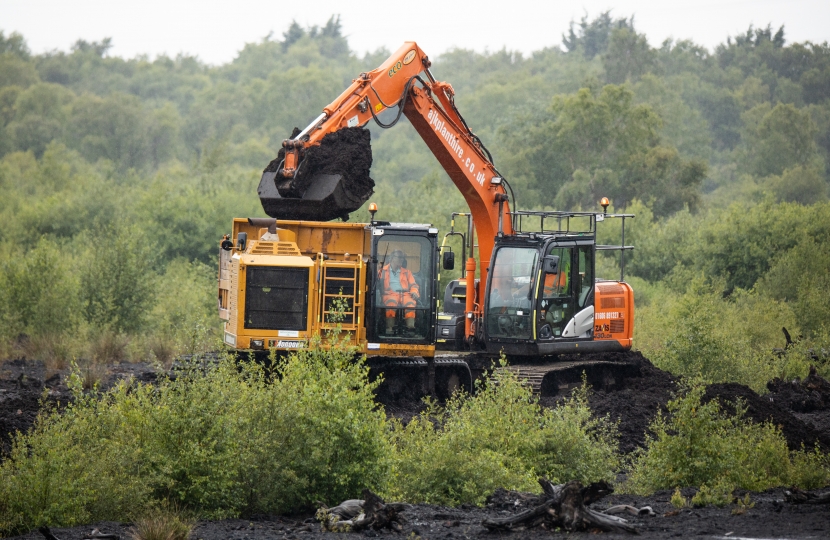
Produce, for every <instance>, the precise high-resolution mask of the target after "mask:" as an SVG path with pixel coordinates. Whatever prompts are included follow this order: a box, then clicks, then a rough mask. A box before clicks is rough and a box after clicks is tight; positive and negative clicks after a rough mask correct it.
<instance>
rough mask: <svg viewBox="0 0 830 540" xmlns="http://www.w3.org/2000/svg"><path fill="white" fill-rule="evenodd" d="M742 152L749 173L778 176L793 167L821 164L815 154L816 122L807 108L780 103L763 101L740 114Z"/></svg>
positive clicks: (820, 165)
mask: <svg viewBox="0 0 830 540" xmlns="http://www.w3.org/2000/svg"><path fill="white" fill-rule="evenodd" d="M743 121H744V123H745V126H746V127H745V129H744V133H743V136H742V138H743V144H742V154H743V161H744V163H745V167H746V169H747V171H748V172H750V173H751V174H754V175H757V176H760V177H764V176H770V175H781V174H782V173H783V172H784V171H785V170H786V169H792V168H794V167H799V166H800V167H817V166H818V167H823V163H821V162H820V161H821V160H820V157H819V155H818V151H817V147H816V142H815V136H816V132H817V127H816V124H815V123H814V122H813V120H812V118H810V115H809V114H808V113H807V112H806V111H801V110H799V109H797V108H795V107H794V106H793V105H789V104H786V105H785V104H782V103H779V104H778V105H776V106H775V107H772V106H771V105H770V104H769V103H762V104H761V105H758V106H756V107H754V108H752V109H751V110H749V111H747V112H746V113H745V114H744V115H743Z"/></svg>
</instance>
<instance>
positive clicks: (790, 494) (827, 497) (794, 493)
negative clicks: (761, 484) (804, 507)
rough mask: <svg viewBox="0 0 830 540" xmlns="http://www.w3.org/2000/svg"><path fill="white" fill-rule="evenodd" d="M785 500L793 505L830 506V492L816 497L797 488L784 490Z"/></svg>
mask: <svg viewBox="0 0 830 540" xmlns="http://www.w3.org/2000/svg"><path fill="white" fill-rule="evenodd" d="M784 498H785V499H786V500H787V502H789V503H793V504H830V492H828V493H823V494H821V495H816V494H815V493H809V492H807V491H804V490H802V489H799V488H797V487H795V486H793V487H791V488H790V489H787V490H784Z"/></svg>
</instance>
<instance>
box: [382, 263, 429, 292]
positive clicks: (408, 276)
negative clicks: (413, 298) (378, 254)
mask: <svg viewBox="0 0 830 540" xmlns="http://www.w3.org/2000/svg"><path fill="white" fill-rule="evenodd" d="M391 279H392V270H391V269H390V268H389V265H388V264H387V265H386V266H384V267H383V293H384V294H389V293H396V292H398V291H396V290H395V289H393V288H392V285H391V283H390V280H391ZM398 279H399V281H400V284H401V289H402V291H401V292H403V293H410V294H411V293H415V294H417V295H418V296H421V292H420V290H419V289H418V283H416V282H415V277H414V276H413V275H412V272H410V271H409V270H407V269H406V268H404V267H401V268H400V269H399V270H398Z"/></svg>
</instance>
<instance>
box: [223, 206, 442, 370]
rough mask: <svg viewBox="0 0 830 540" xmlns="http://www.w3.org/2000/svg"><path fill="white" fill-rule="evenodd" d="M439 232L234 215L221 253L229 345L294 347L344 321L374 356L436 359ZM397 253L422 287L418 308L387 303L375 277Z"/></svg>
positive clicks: (380, 224)
mask: <svg viewBox="0 0 830 540" xmlns="http://www.w3.org/2000/svg"><path fill="white" fill-rule="evenodd" d="M437 235H438V230H437V229H435V228H432V227H430V226H429V225H417V224H399V223H395V224H392V223H386V222H373V223H372V224H365V223H322V222H312V221H279V222H277V220H275V219H270V218H249V219H240V218H237V219H234V221H233V238H235V239H236V242H235V243H234V245H233V246H232V247H231V249H222V250H221V254H220V268H219V316H220V318H221V319H222V320H223V321H224V341H225V343H226V344H227V345H228V346H230V347H233V348H235V349H243V350H244V349H250V350H270V349H276V350H278V351H290V350H296V349H301V348H304V347H306V346H307V344H308V340H309V339H310V338H311V337H312V336H313V335H321V336H322V335H324V334H325V330H328V329H331V328H334V327H335V326H336V325H337V324H340V326H341V328H342V330H343V331H344V332H346V333H348V334H347V335H348V336H349V338H350V339H351V340H352V342H353V344H354V345H356V346H357V347H358V348H359V350H360V351H362V352H364V353H366V354H368V355H379V356H385V357H399V356H405V357H422V358H432V357H433V356H434V354H435V345H434V343H433V339H432V336H433V335H434V332H435V306H434V305H431V304H432V302H431V300H430V299H432V298H433V297H434V292H433V291H434V288H435V285H436V279H437V260H436V255H437V247H436V237H437ZM397 251H401V252H403V253H404V254H405V257H406V267H407V269H408V271H409V272H410V273H411V274H412V275H413V276H414V278H415V280H416V281H417V282H418V286H419V288H420V291H421V294H420V295H419V296H420V300H422V301H421V302H418V303H417V304H416V305H415V306H414V307H395V308H392V309H390V308H389V307H388V306H387V305H385V304H384V302H383V294H382V291H381V290H380V289H381V288H382V283H379V279H378V277H379V276H380V274H381V272H382V270H383V268H384V267H386V266H388V265H389V255H390V254H391V253H393V252H397ZM338 299H340V302H341V306H342V307H340V308H339V309H338V308H337V304H336V302H337V301H338ZM335 312H337V313H339V314H340V317H341V318H342V320H341V321H339V322H338V321H336V320H335V319H336V317H334V316H333V315H334V313H335ZM407 312H409V313H410V317H411V314H412V313H414V315H415V317H414V319H415V323H414V325H411V326H410V325H409V324H407V322H406V318H407V317H406V315H407ZM389 315H392V317H389ZM387 319H391V320H390V321H387Z"/></svg>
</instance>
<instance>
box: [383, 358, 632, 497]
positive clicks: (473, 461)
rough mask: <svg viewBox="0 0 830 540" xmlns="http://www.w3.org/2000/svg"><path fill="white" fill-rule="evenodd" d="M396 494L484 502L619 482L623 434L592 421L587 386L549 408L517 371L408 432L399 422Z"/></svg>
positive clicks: (496, 377) (429, 414)
mask: <svg viewBox="0 0 830 540" xmlns="http://www.w3.org/2000/svg"><path fill="white" fill-rule="evenodd" d="M393 441H394V444H395V449H396V452H395V455H394V467H393V474H392V477H391V478H390V481H389V496H390V497H391V498H396V499H403V500H407V501H411V502H428V503H434V504H448V505H455V504H459V503H462V502H472V503H478V504H480V503H482V502H483V501H484V498H485V496H486V495H487V494H489V493H492V491H493V490H494V489H495V488H497V487H504V488H507V489H520V490H536V489H538V486H537V485H536V478H538V477H539V476H541V475H546V476H548V477H549V478H551V480H553V481H554V482H560V481H561V482H564V481H568V480H579V481H581V482H586V483H587V482H590V481H596V480H599V479H606V480H612V479H613V478H614V472H615V471H616V470H617V467H618V456H617V443H616V440H615V430H614V427H613V426H612V425H610V423H609V422H608V420H607V419H601V420H596V419H592V418H591V411H590V409H589V408H588V405H587V389H586V388H585V387H584V386H583V388H582V389H581V390H579V391H577V392H576V393H575V394H574V395H573V396H571V398H570V399H568V400H566V401H565V402H564V403H563V404H562V405H561V406H560V407H558V408H556V409H553V410H550V409H546V410H544V411H543V410H542V409H541V407H540V406H539V404H538V400H537V399H536V398H535V397H534V396H533V395H532V394H531V391H530V390H529V389H528V388H527V387H525V386H524V385H523V384H522V383H521V382H520V381H519V380H518V379H517V378H516V376H515V375H514V374H512V373H511V372H509V371H507V370H504V369H501V370H496V371H494V372H493V374H492V375H491V376H490V378H489V379H488V380H486V382H483V383H477V392H476V394H475V395H474V396H469V395H465V394H462V393H459V394H456V395H454V396H453V397H452V398H451V399H450V400H448V401H447V404H446V407H445V408H444V409H441V408H439V407H437V406H436V405H435V403H430V407H429V408H428V410H427V411H426V412H425V413H423V414H422V415H420V416H419V417H416V418H414V419H413V420H412V421H411V422H410V423H409V424H408V425H407V426H406V427H404V426H402V425H401V424H400V423H396V424H394V432H393Z"/></svg>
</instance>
